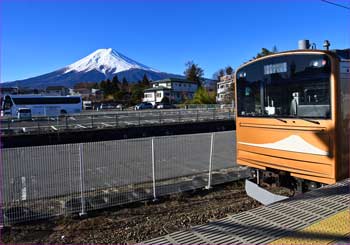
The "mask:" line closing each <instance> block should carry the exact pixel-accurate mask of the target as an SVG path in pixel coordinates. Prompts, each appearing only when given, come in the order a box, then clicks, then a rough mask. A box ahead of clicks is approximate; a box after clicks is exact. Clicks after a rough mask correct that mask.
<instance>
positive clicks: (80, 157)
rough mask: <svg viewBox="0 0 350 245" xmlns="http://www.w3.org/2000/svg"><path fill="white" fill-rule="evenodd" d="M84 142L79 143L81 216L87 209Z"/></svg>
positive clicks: (84, 214)
mask: <svg viewBox="0 0 350 245" xmlns="http://www.w3.org/2000/svg"><path fill="white" fill-rule="evenodd" d="M83 160H84V159H83V144H79V162H80V164H79V165H80V203H81V212H80V213H79V216H86V210H85V207H86V205H85V197H84V189H85V185H84V162H83Z"/></svg>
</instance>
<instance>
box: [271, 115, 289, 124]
mask: <svg viewBox="0 0 350 245" xmlns="http://www.w3.org/2000/svg"><path fill="white" fill-rule="evenodd" d="M271 117H272V118H275V119H276V120H278V121H281V122H284V123H287V121H286V120H284V119H282V118H279V117H276V116H271Z"/></svg>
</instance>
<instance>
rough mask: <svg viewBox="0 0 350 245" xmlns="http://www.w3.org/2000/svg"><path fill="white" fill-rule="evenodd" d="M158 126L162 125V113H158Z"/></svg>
mask: <svg viewBox="0 0 350 245" xmlns="http://www.w3.org/2000/svg"><path fill="white" fill-rule="evenodd" d="M159 124H162V111H159Z"/></svg>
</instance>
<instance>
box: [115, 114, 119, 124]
mask: <svg viewBox="0 0 350 245" xmlns="http://www.w3.org/2000/svg"><path fill="white" fill-rule="evenodd" d="M115 126H116V127H118V126H119V123H118V114H115Z"/></svg>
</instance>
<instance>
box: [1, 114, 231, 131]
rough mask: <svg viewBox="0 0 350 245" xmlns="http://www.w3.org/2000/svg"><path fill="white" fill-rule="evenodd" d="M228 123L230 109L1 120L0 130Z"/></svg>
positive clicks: (63, 129) (52, 129) (55, 129)
mask: <svg viewBox="0 0 350 245" xmlns="http://www.w3.org/2000/svg"><path fill="white" fill-rule="evenodd" d="M230 119H234V114H233V112H232V111H231V110H230V109H187V110H181V109H176V110H148V111H120V112H92V113H89V114H84V113H83V114H79V115H78V114H77V115H67V116H59V117H33V118H32V119H31V120H18V119H16V118H2V119H1V121H0V123H1V128H0V130H1V133H2V135H6V134H30V133H44V132H58V131H66V130H84V129H98V128H112V127H113V128H123V127H132V126H142V125H157V124H158V125H161V124H177V123H184V122H200V121H217V120H230Z"/></svg>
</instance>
